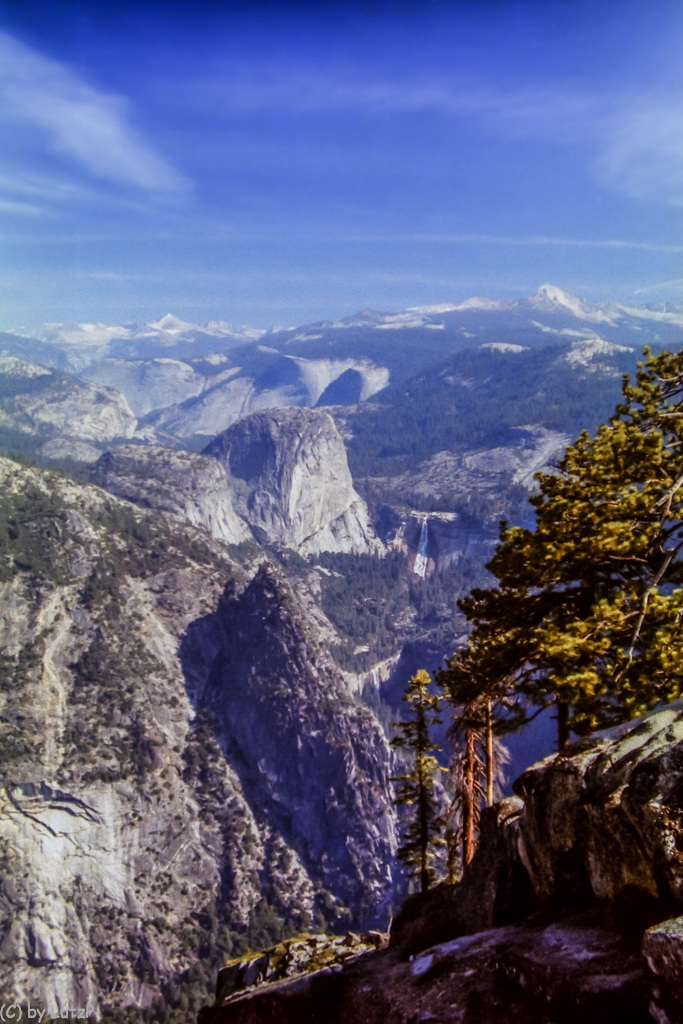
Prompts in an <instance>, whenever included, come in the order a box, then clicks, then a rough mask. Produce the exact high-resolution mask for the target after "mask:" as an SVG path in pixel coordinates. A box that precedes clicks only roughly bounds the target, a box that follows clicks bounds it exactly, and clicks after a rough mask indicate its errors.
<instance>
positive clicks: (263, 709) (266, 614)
mask: <svg viewBox="0 0 683 1024" xmlns="http://www.w3.org/2000/svg"><path fill="white" fill-rule="evenodd" d="M180 656H181V659H182V660H183V661H187V662H188V664H189V665H190V666H193V669H192V670H191V671H188V673H187V675H188V679H190V680H191V679H192V678H193V675H192V672H195V673H196V671H197V668H199V675H198V676H197V675H195V676H194V678H195V679H196V683H195V684H193V685H196V686H197V697H196V700H197V702H198V704H199V705H200V706H202V707H205V708H206V709H207V710H208V711H209V712H210V713H211V714H212V716H213V717H214V719H215V721H216V727H217V736H218V738H219V742H220V743H221V745H222V746H223V749H224V750H225V751H226V752H229V756H230V759H231V763H232V764H233V765H234V766H235V768H236V770H237V772H238V774H239V776H240V781H241V785H242V788H243V790H244V792H245V793H246V794H248V797H247V799H248V801H249V804H250V806H251V807H253V808H254V809H257V810H258V814H259V816H260V817H261V818H262V819H265V820H266V821H267V822H268V824H269V827H270V828H271V829H273V831H275V832H276V833H277V834H279V835H281V836H282V837H283V839H284V840H285V842H286V843H287V845H288V846H289V847H291V848H292V849H294V850H295V851H296V853H297V856H298V858H299V859H300V861H301V863H302V865H303V866H304V868H305V870H306V872H307V873H308V875H309V877H311V878H313V879H314V880H315V881H316V882H317V884H319V885H322V886H324V887H325V888H326V889H327V890H329V891H331V892H334V893H335V894H337V895H338V897H339V898H340V900H341V901H342V902H343V904H344V905H345V906H346V907H348V908H350V909H351V911H352V913H353V916H354V918H355V919H356V920H358V919H359V918H361V919H364V920H365V921H366V922H367V923H371V924H374V923H377V922H380V923H382V922H386V917H387V906H388V904H389V902H390V898H391V891H392V877H391V864H392V863H393V861H394V857H395V852H396V840H395V835H396V818H395V811H394V807H393V792H392V787H391V784H390V782H389V778H390V775H391V766H392V758H391V754H390V750H389V747H388V745H387V740H386V737H385V735H384V733H383V731H382V729H381V727H380V726H379V724H378V723H377V721H376V719H375V718H374V716H373V715H372V713H371V712H370V711H369V710H368V709H367V708H366V707H365V706H364V705H363V704H361V703H360V702H358V701H357V700H356V699H354V696H353V695H352V694H351V692H350V689H349V687H348V684H347V683H346V681H345V680H344V678H343V676H342V675H341V673H340V672H339V670H338V669H337V668H336V666H335V665H334V662H333V661H332V659H331V658H330V657H329V655H328V654H327V652H326V651H324V650H323V649H322V648H320V645H319V644H318V641H317V637H316V634H315V632H314V631H313V630H312V629H311V627H310V625H308V624H307V622H306V620H305V619H304V618H303V617H302V615H301V613H300V611H298V610H297V602H296V599H295V596H294V592H293V590H292V588H291V587H290V585H289V584H288V583H287V582H286V581H285V580H284V578H283V577H282V576H280V574H279V573H277V572H276V571H274V570H273V569H272V567H268V566H265V565H264V566H263V567H262V568H261V569H260V570H259V572H258V573H257V574H256V576H255V577H254V579H253V580H252V581H251V583H250V584H249V585H248V586H247V588H246V589H245V590H244V591H243V593H241V594H239V595H236V596H234V597H230V596H228V595H226V598H225V600H224V601H223V602H222V604H221V605H220V606H219V608H218V609H217V610H216V612H215V613H214V614H213V615H212V616H210V617H209V618H207V619H205V620H202V621H201V622H199V623H196V624H195V625H194V627H193V628H192V629H190V630H188V632H187V634H186V636H185V639H184V642H183V646H182V648H181V651H180ZM340 913H341V911H340ZM342 919H343V918H342Z"/></svg>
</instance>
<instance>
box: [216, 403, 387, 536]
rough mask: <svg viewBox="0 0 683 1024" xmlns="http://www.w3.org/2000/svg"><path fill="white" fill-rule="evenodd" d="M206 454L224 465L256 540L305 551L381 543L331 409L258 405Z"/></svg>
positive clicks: (237, 505)
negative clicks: (263, 408)
mask: <svg viewBox="0 0 683 1024" xmlns="http://www.w3.org/2000/svg"><path fill="white" fill-rule="evenodd" d="M204 454H205V455H211V456H213V457H214V458H215V459H218V461H219V462H220V463H221V465H222V466H223V467H224V468H225V471H226V474H227V476H228V484H229V487H230V491H231V494H232V495H233V503H234V506H235V508H236V510H237V512H238V513H239V514H240V515H241V516H242V518H243V519H245V520H246V521H247V522H248V523H249V525H250V527H251V529H252V532H253V533H254V536H255V537H256V539H257V540H260V541H262V542H263V543H267V544H273V545H275V546H277V547H281V548H284V547H289V548H294V549H295V550H296V551H298V552H299V553H300V554H303V555H306V554H316V553H319V552H321V551H346V552H354V553H362V552H369V551H378V550H379V549H380V547H381V545H380V543H379V541H378V540H377V538H376V537H375V534H374V531H373V529H372V526H371V523H370V517H369V515H368V510H367V506H366V504H365V502H364V501H363V499H362V498H361V497H360V496H359V495H358V494H357V493H356V491H355V490H354V488H353V481H352V479H351V474H350V472H349V467H348V462H347V460H346V452H345V450H344V444H343V442H342V439H341V437H340V435H339V433H338V431H337V428H336V427H335V425H334V422H333V420H332V418H331V417H330V416H329V415H328V414H327V413H325V412H322V411H321V410H313V409H301V408H295V407H292V408H287V409H277V410H273V411H268V412H260V413H254V414H253V415H251V416H247V417H246V418H245V419H243V420H240V421H239V422H238V423H235V424H234V425H233V426H232V427H230V428H229V429H228V430H226V431H225V432H224V433H222V434H220V435H219V436H218V437H217V438H216V439H215V440H214V441H212V442H211V444H209V445H208V446H207V447H206V448H205V449H204Z"/></svg>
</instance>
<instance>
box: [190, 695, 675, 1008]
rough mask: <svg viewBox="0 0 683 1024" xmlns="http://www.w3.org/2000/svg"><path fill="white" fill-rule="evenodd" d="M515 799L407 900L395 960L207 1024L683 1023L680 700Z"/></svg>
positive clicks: (350, 970)
mask: <svg viewBox="0 0 683 1024" xmlns="http://www.w3.org/2000/svg"><path fill="white" fill-rule="evenodd" d="M514 788H515V790H516V792H517V793H518V794H519V795H518V796H515V797H512V798H509V799H507V800H504V801H502V803H500V804H498V805H496V806H495V807H493V808H491V809H490V810H488V811H486V812H484V815H483V823H482V834H481V838H480V843H479V847H478V849H477V853H476V856H475V858H474V860H473V861H472V863H471V864H470V866H469V867H468V869H467V871H466V873H465V876H464V878H463V880H462V882H461V883H460V884H459V885H457V886H452V887H451V886H446V885H440V886H437V887H436V888H434V889H433V890H431V891H430V892H428V893H426V894H424V895H415V896H411V897H409V899H408V900H407V901H406V902H405V904H404V905H403V907H402V908H401V911H400V912H399V914H398V915H397V917H396V918H395V920H394V922H393V926H392V930H391V936H390V943H389V949H388V950H384V951H380V952H377V953H368V954H366V955H365V956H364V957H361V958H360V959H359V960H358V961H356V962H355V963H353V964H350V965H345V966H344V967H343V968H341V970H340V971H338V972H337V973H336V974H335V973H332V974H329V973H328V974H325V973H324V972H322V971H319V972H318V973H317V974H315V975H311V976H309V977H308V978H305V979H299V981H297V982H296V983H292V982H288V983H280V984H279V985H274V984H272V983H271V984H270V985H264V986H263V988H262V989H259V988H256V990H255V991H254V992H253V994H252V995H248V994H244V995H239V994H238V995H236V996H234V997H232V998H229V999H228V1000H227V1002H224V1004H223V1005H221V1004H220V1002H219V1003H217V1004H216V1005H215V1006H214V1007H212V1008H207V1009H206V1010H204V1011H203V1012H202V1015H200V1020H201V1022H202V1024H238V1022H239V1024H265V1022H271V1021H273V1022H274V1021H278V1022H279V1024H289V1022H290V1021H291V1022H292V1024H294V1021H298V1020H311V1021H318V1020H321V1021H322V1020H325V1021H326V1022H328V1024H356V1022H358V1021H363V1024H380V1022H383V1021H386V1020H388V1019H389V1020H391V1021H392V1022H395V1024H414V1022H418V1021H420V1022H422V1021H424V1022H426V1021H440V1022H441V1021H443V1022H444V1024H445V1022H449V1024H450V1022H458V1024H485V1022H486V1024H489V1022H491V1021H493V1020H495V1021H496V1022H497V1024H518V1022H521V1021H526V1022H528V1024H531V1022H534V1024H602V1022H603V1021H619V1022H620V1024H627V1022H628V1024H649V1022H651V1021H653V1020H654V1021H657V1022H658V1024H680V1021H681V1020H683V987H682V986H683V916H678V917H675V916H674V917H672V915H676V914H681V911H683V825H682V824H681V812H680V808H681V806H682V804H683V701H679V702H677V703H675V704H672V705H670V706H668V707H665V708H662V709H660V710H658V711H655V712H652V713H651V714H649V715H647V716H645V717H644V718H642V719H640V720H638V721H635V722H629V723H626V724H624V725H621V726H618V727H616V728H613V729H610V730H606V731H605V732H603V733H600V734H597V735H596V736H594V737H592V738H591V739H590V740H586V741H581V742H579V743H575V744H573V745H572V746H571V747H569V748H568V749H567V750H566V751H563V752H562V753H561V754H560V755H554V756H552V757H549V758H546V759H545V760H544V761H542V762H540V763H539V764H537V765H534V766H533V767H532V768H530V769H529V770H528V771H527V772H525V773H524V774H523V775H522V776H521V777H520V778H519V779H518V780H517V782H516V784H515V787H514Z"/></svg>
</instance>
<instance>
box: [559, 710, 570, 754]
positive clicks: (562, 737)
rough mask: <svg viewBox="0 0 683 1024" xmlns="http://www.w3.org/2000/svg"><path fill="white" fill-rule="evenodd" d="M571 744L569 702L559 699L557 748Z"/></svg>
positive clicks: (560, 748) (562, 748) (561, 748)
mask: <svg viewBox="0 0 683 1024" xmlns="http://www.w3.org/2000/svg"><path fill="white" fill-rule="evenodd" d="M568 746H569V704H567V702H566V701H565V700H560V699H559V698H558V699H557V749H558V750H564V748H565V747H568Z"/></svg>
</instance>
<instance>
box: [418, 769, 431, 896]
mask: <svg viewBox="0 0 683 1024" xmlns="http://www.w3.org/2000/svg"><path fill="white" fill-rule="evenodd" d="M418 785H419V794H420V795H419V814H420V891H421V892H426V891H427V889H428V888H429V862H428V856H427V854H428V848H429V816H428V813H427V810H428V808H427V789H426V786H425V784H424V778H423V774H422V761H421V760H420V765H419V769H418Z"/></svg>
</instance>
